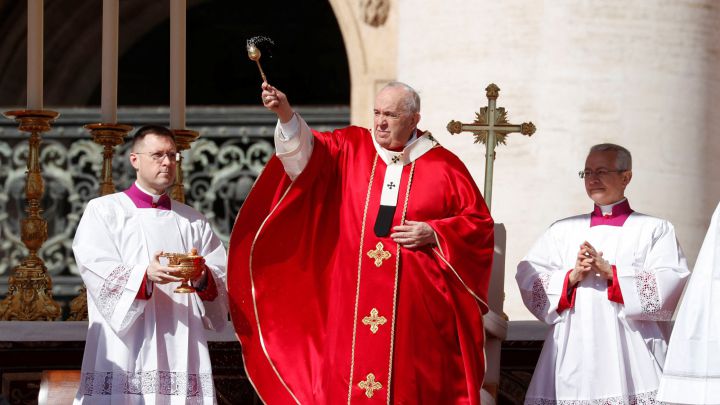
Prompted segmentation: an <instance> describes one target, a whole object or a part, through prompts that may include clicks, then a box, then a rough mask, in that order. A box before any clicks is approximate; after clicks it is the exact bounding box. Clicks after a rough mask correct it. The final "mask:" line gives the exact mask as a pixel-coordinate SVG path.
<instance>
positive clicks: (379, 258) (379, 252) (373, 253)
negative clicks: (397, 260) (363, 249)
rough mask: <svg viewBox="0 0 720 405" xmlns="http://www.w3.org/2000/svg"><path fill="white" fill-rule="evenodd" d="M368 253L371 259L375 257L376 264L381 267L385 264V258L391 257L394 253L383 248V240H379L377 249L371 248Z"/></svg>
mask: <svg viewBox="0 0 720 405" xmlns="http://www.w3.org/2000/svg"><path fill="white" fill-rule="evenodd" d="M367 255H368V256H369V257H370V258H371V259H375V266H376V267H380V266H382V264H383V260H387V259H389V258H390V257H391V256H392V254H390V252H388V251H387V250H385V249H383V244H382V242H378V243H377V245H375V250H369V251H368V252H367Z"/></svg>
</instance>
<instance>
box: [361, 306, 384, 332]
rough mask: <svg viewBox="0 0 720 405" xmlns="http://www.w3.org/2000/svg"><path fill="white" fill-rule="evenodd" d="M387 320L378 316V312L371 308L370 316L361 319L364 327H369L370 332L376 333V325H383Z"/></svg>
mask: <svg viewBox="0 0 720 405" xmlns="http://www.w3.org/2000/svg"><path fill="white" fill-rule="evenodd" d="M386 322H387V318H385V317H384V316H378V310H377V309H376V308H373V309H372V310H371V311H370V316H366V317H365V318H363V320H362V323H363V324H364V325H370V331H371V332H372V333H376V332H377V331H378V325H385V323H386Z"/></svg>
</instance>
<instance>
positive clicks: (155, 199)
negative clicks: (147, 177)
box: [135, 181, 166, 203]
mask: <svg viewBox="0 0 720 405" xmlns="http://www.w3.org/2000/svg"><path fill="white" fill-rule="evenodd" d="M135 187H137V188H138V190H140V191H142V192H143V193H145V194H147V195H149V196H150V197H152V200H153V202H154V203H156V202H158V200H159V199H160V197H162V196H163V195H165V194H166V193H162V194H153V193H151V192H149V191H147V190H145V189H144V188H143V187H142V186H141V185H140V183H138V182H137V181H135Z"/></svg>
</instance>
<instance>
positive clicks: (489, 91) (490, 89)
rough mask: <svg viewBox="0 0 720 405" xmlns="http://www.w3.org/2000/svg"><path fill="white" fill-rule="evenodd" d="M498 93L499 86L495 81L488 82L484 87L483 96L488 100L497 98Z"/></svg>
mask: <svg viewBox="0 0 720 405" xmlns="http://www.w3.org/2000/svg"><path fill="white" fill-rule="evenodd" d="M499 95H500V87H498V86H497V84H495V83H490V84H488V86H487V87H485V96H486V97H487V98H488V99H490V100H497V98H498V96H499Z"/></svg>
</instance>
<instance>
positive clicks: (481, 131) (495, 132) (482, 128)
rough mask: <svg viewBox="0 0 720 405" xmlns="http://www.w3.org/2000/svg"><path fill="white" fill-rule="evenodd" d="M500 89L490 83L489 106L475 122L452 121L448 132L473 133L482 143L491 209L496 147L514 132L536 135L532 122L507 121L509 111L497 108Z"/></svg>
mask: <svg viewBox="0 0 720 405" xmlns="http://www.w3.org/2000/svg"><path fill="white" fill-rule="evenodd" d="M499 94H500V88H499V87H498V86H497V85H496V84H495V83H490V84H489V85H488V86H487V87H486V88H485V95H486V96H487V99H488V106H487V107H482V108H480V112H478V113H475V122H473V123H472V124H463V123H462V122H460V121H454V120H453V121H450V122H449V123H448V125H447V130H448V132H450V134H452V135H455V134H459V133H461V132H464V131H467V132H472V133H473V134H474V136H475V143H482V144H484V145H485V146H486V149H485V191H484V193H483V195H484V197H485V202H486V203H487V206H488V208H490V205H491V200H492V178H493V165H494V162H495V147H496V146H497V145H498V144H503V145H505V138H506V137H507V135H508V134H510V133H513V132H520V133H521V134H523V135H527V136H531V135H532V134H534V133H535V125H534V124H533V123H532V122H524V123H522V124H520V125H514V124H510V123H509V122H508V119H507V111H505V108H503V107H496V105H495V104H496V102H497V98H498V96H499Z"/></svg>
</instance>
